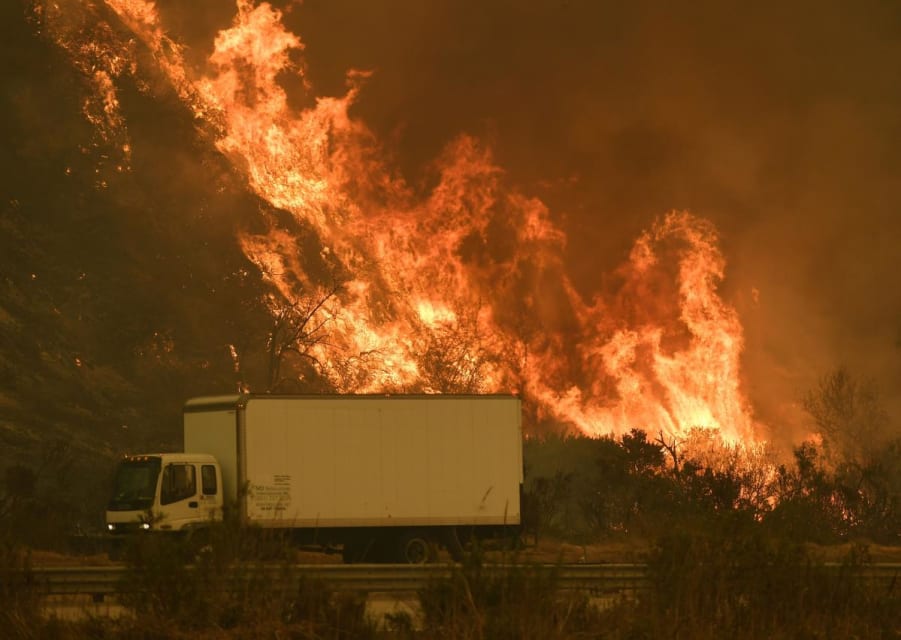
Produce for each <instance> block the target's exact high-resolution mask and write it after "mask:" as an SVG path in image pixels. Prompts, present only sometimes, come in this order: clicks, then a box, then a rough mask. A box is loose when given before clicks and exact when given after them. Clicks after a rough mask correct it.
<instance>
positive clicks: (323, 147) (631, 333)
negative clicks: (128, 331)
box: [37, 0, 755, 443]
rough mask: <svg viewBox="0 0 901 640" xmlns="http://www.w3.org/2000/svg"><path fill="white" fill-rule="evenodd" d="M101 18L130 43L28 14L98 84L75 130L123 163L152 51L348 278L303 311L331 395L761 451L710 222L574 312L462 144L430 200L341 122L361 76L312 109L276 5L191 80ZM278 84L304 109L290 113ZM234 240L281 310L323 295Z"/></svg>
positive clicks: (132, 28) (654, 236) (550, 253)
mask: <svg viewBox="0 0 901 640" xmlns="http://www.w3.org/2000/svg"><path fill="white" fill-rule="evenodd" d="M100 6H101V7H104V6H105V7H106V9H104V11H106V10H112V11H113V12H114V13H115V14H116V16H118V19H119V20H120V21H121V23H122V25H124V27H125V28H126V29H127V30H128V31H129V32H130V37H129V38H125V37H123V36H121V35H116V30H115V29H114V28H110V27H105V28H104V29H99V28H92V29H87V28H85V27H84V26H82V27H73V26H72V25H73V24H76V25H77V24H82V25H83V24H86V23H88V22H90V19H85V18H82V19H81V21H80V23H79V21H77V20H75V21H73V20H72V19H71V17H72V16H71V15H69V16H68V19H66V20H64V19H63V18H64V17H67V16H66V15H64V14H76V13H78V12H79V11H81V12H87V11H89V9H86V8H85V5H84V4H81V3H68V4H67V3H63V5H62V8H61V5H60V4H59V3H48V4H47V5H46V6H44V5H43V4H41V3H38V4H37V7H38V10H39V13H41V16H42V19H43V20H44V23H45V24H46V25H48V28H49V30H50V31H51V32H52V34H53V37H54V38H55V40H56V41H57V43H58V44H59V45H60V46H62V47H63V48H65V49H66V50H67V51H68V52H69V53H70V55H71V56H72V58H73V60H74V61H75V63H76V64H77V65H79V67H80V68H83V69H90V70H91V73H90V74H89V77H90V78H91V81H92V82H93V83H94V84H95V95H96V96H97V98H96V101H95V102H93V103H91V104H88V105H86V107H85V113H86V115H87V117H88V118H90V119H91V120H92V122H94V123H95V125H96V126H97V128H98V130H99V131H100V134H101V135H102V136H104V138H106V139H108V140H109V139H114V140H117V141H118V142H119V144H120V146H121V148H122V149H124V150H125V151H124V152H123V153H125V154H127V149H128V141H127V129H126V127H125V124H126V123H125V122H124V121H123V120H122V117H121V114H119V112H118V109H117V100H116V95H115V81H116V79H117V78H118V77H119V76H121V75H123V74H131V75H132V76H135V77H138V76H139V75H140V74H141V71H140V70H139V69H138V66H139V60H140V56H139V54H138V49H141V51H144V52H145V55H146V52H149V56H150V58H151V59H152V60H153V67H154V68H153V69H152V70H151V71H146V72H145V73H151V72H152V73H153V74H162V75H163V76H164V77H165V78H166V79H167V81H168V83H169V84H170V86H171V87H172V88H174V90H175V94H176V95H177V96H178V97H179V99H181V100H182V101H184V103H185V104H186V105H187V106H188V107H189V108H190V109H191V110H192V111H193V113H194V114H195V116H196V119H197V123H198V130H199V131H200V132H201V134H202V135H206V136H209V137H210V139H211V140H212V142H213V143H214V144H215V145H216V147H217V148H218V149H219V150H220V151H221V153H222V154H223V155H224V156H225V157H227V158H228V159H229V160H230V161H231V162H232V163H233V165H234V166H235V167H236V168H237V169H238V170H239V171H240V172H241V173H242V174H243V175H244V176H246V181H247V184H248V185H249V186H250V188H251V189H253V190H254V191H255V192H256V193H257V194H259V195H260V196H261V197H262V198H264V199H266V200H267V201H269V202H270V203H272V205H274V206H275V207H277V208H279V209H282V210H284V211H287V212H289V213H290V214H291V215H293V216H295V218H296V219H297V220H298V221H299V222H300V223H302V224H303V225H304V227H305V228H310V229H313V230H314V231H315V233H316V234H317V235H318V237H319V240H320V242H321V244H322V246H323V247H324V248H325V249H324V250H323V254H324V259H325V260H326V262H328V263H329V264H333V265H336V267H340V271H341V273H343V274H350V275H349V276H348V277H347V278H345V279H346V282H345V283H344V286H343V288H342V289H341V294H340V295H339V296H338V298H337V299H336V301H335V302H336V304H335V305H330V306H327V307H326V306H323V307H322V308H320V309H319V310H317V312H316V313H317V314H320V315H322V316H323V319H327V320H329V322H330V325H329V326H330V338H329V340H328V342H327V346H326V344H324V343H323V344H319V345H317V346H316V347H315V349H316V350H317V352H316V356H317V358H318V360H319V361H320V362H322V363H323V371H322V373H323V374H324V375H326V376H329V377H330V379H331V381H332V383H333V384H334V385H335V386H336V387H337V388H338V389H339V390H342V391H380V390H390V391H396V390H401V391H402V390H410V389H419V390H426V391H469V392H491V391H516V392H519V393H521V394H523V396H524V397H525V398H526V399H528V400H530V401H532V402H534V403H535V406H536V408H537V412H538V415H539V418H543V419H549V420H555V421H559V422H562V423H565V424H568V425H572V426H574V427H576V428H578V429H579V430H581V431H583V432H585V433H589V434H606V433H611V432H612V433H623V432H626V431H628V430H629V429H632V428H643V429H645V430H647V431H650V432H652V433H662V434H665V435H668V436H680V435H684V434H686V433H687V432H688V431H689V430H690V429H693V428H695V427H702V428H708V429H711V430H716V431H718V432H719V433H720V434H721V435H722V436H723V437H724V438H725V439H726V440H728V441H730V442H742V443H752V442H754V441H755V434H754V424H753V421H752V418H751V414H750V411H749V408H748V406H747V403H746V401H745V399H744V397H743V395H742V391H741V385H740V354H741V351H742V327H741V324H740V322H739V319H738V317H737V314H736V312H735V311H734V309H732V308H731V307H730V306H729V305H727V304H726V303H724V301H723V300H722V299H721V298H720V296H719V295H718V292H717V287H718V285H719V283H720V281H721V279H722V277H723V270H724V259H723V256H722V254H721V253H720V251H719V248H718V239H717V234H716V230H715V229H714V228H713V227H712V225H711V224H710V223H708V222H706V221H705V220H703V219H700V218H698V217H696V216H694V215H692V214H690V213H688V212H672V213H670V214H668V215H666V216H663V217H662V218H661V219H659V220H658V221H656V222H655V223H654V224H653V226H652V228H651V229H649V230H648V231H647V232H645V233H644V234H643V235H642V236H641V237H639V238H638V239H637V240H636V242H635V245H634V247H633V249H632V252H631V254H630V256H629V258H628V260H627V261H626V262H625V263H624V264H623V265H622V266H621V267H620V269H619V270H618V272H617V273H616V274H614V275H615V277H614V279H613V280H614V281H615V282H616V286H615V287H614V288H613V290H610V291H606V292H605V294H604V295H603V296H601V295H599V296H598V297H596V298H595V299H592V300H586V299H585V298H584V297H583V296H582V295H580V293H579V292H578V291H577V290H576V288H575V287H574V286H573V284H572V282H571V281H570V279H569V277H568V275H567V273H566V271H565V266H564V260H563V258H564V252H565V244H566V236H565V234H564V233H563V231H562V230H561V229H560V228H559V227H558V226H556V224H555V223H554V220H553V216H552V215H551V213H550V212H549V211H548V209H547V207H546V206H545V205H544V204H543V203H542V202H541V201H539V200H537V199H535V198H529V197H526V196H525V195H523V194H522V193H521V192H519V191H518V190H516V189H515V188H512V187H510V186H509V184H508V183H507V181H506V180H505V176H504V172H503V170H502V169H501V168H500V167H499V166H498V165H497V164H496V163H495V162H494V160H493V158H492V154H491V151H490V149H488V148H486V146H485V145H484V144H483V143H481V142H480V141H479V140H477V139H475V138H472V137H469V136H460V137H459V138H458V139H457V140H455V141H454V142H453V143H452V144H450V145H449V146H448V148H447V149H446V150H445V151H444V153H443V154H442V156H441V157H440V158H438V159H437V160H436V161H435V164H434V171H435V178H436V181H435V182H436V186H434V188H432V189H431V190H430V191H429V192H428V193H426V194H418V193H416V191H415V190H414V189H413V188H411V187H410V186H409V185H407V184H405V182H404V181H403V180H402V179H401V178H399V177H397V175H396V174H395V172H393V171H392V168H391V167H390V166H389V165H388V163H387V162H386V161H385V160H383V158H385V157H387V156H386V154H384V153H383V152H382V149H381V147H380V144H379V141H378V139H377V138H376V136H375V135H374V134H373V133H372V132H371V131H370V130H369V129H368V128H367V127H366V126H365V124H364V123H363V122H361V121H360V120H359V119H355V118H353V117H351V116H350V115H349V113H348V109H349V107H350V105H351V104H352V103H353V101H354V100H355V99H357V96H358V94H359V92H360V90H361V87H362V86H364V84H365V78H366V74H365V73H360V72H350V73H349V74H348V87H349V88H348V90H347V92H346V94H345V95H343V96H340V97H318V98H317V97H315V96H314V95H313V93H312V89H311V87H310V86H309V83H308V82H307V81H306V79H305V75H304V68H303V66H302V64H298V63H297V62H296V60H297V59H298V58H299V55H300V54H301V52H302V50H303V43H302V42H301V39H300V38H299V37H298V36H297V35H295V34H293V33H291V32H289V31H288V30H287V29H286V28H285V27H284V25H283V23H282V16H281V14H280V12H279V11H278V10H276V9H274V8H273V7H272V6H270V5H269V4H267V3H261V4H258V5H254V4H253V3H252V2H251V1H250V0H238V2H237V13H236V16H235V19H234V23H233V25H232V26H231V27H230V28H228V29H226V30H223V31H221V32H220V33H219V34H218V35H217V36H216V38H215V42H214V43H213V44H214V46H213V52H212V54H211V55H210V57H209V61H208V66H207V67H206V68H205V69H202V70H198V69H191V68H189V67H188V65H187V64H186V62H185V57H184V56H183V55H182V53H183V49H182V47H181V46H180V45H178V44H177V43H175V42H173V41H172V40H171V39H170V38H169V37H168V36H167V35H166V33H165V30H164V29H163V27H162V25H161V24H160V20H159V17H158V14H157V11H156V8H155V6H154V4H153V3H152V2H150V1H149V0H105V4H101V5H100ZM96 18H97V16H96V15H94V19H95V20H96ZM62 25H66V26H65V27H63V26H62ZM136 41H137V42H139V43H140V45H136V44H135V42H136ZM292 60H294V61H295V62H292ZM285 82H291V83H292V90H293V89H294V88H297V89H299V90H302V91H304V92H305V93H306V94H307V95H306V98H307V102H308V104H310V105H312V106H310V107H309V108H306V109H296V108H294V107H292V104H297V101H295V100H291V101H289V99H288V96H287V95H286V92H285V89H284V86H283V84H282V83H285ZM116 136H118V138H116ZM239 240H240V243H241V246H242V247H243V249H244V251H245V253H246V255H247V257H248V258H249V259H250V260H251V261H252V262H253V263H254V264H256V265H257V266H258V267H259V268H260V270H261V272H262V273H263V274H264V276H265V277H266V278H267V279H268V280H269V282H270V283H271V285H272V286H273V288H274V289H275V290H276V291H277V292H278V293H279V295H280V296H281V297H282V298H283V299H286V300H297V299H299V298H300V297H302V296H303V295H305V292H307V291H309V290H310V287H311V286H312V285H313V282H314V281H315V280H321V279H322V274H318V275H317V274H311V273H306V271H305V269H304V267H303V260H301V256H302V253H301V249H300V247H299V240H298V238H296V237H294V236H293V235H292V234H291V233H288V232H286V231H284V230H282V229H280V228H279V227H278V226H277V225H275V224H273V225H272V226H271V228H270V229H269V230H268V231H266V232H263V233H260V232H257V233H245V234H244V235H242V237H241V238H239ZM232 351H233V355H235V354H234V348H233V347H232ZM235 357H237V355H235Z"/></svg>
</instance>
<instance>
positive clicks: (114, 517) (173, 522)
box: [106, 453, 223, 533]
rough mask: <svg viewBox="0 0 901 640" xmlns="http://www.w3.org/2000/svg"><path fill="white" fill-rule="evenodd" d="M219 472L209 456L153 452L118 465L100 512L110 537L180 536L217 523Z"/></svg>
mask: <svg viewBox="0 0 901 640" xmlns="http://www.w3.org/2000/svg"><path fill="white" fill-rule="evenodd" d="M222 494H223V492H222V471H221V469H220V467H219V463H218V462H217V461H216V459H215V458H214V457H213V456H211V455H206V454H190V453H158V454H147V455H138V456H126V457H125V458H123V459H122V461H121V462H120V463H119V466H118V468H117V470H116V475H115V479H114V481H113V490H112V497H111V498H110V501H109V504H108V505H107V508H106V526H107V529H108V531H109V532H110V533H128V532H132V531H140V530H144V531H186V530H189V529H192V528H196V527H202V526H206V525H208V524H209V523H210V522H211V521H214V520H221V519H222V504H223V497H222Z"/></svg>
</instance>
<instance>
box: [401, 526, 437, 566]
mask: <svg viewBox="0 0 901 640" xmlns="http://www.w3.org/2000/svg"><path fill="white" fill-rule="evenodd" d="M396 555H397V561H398V562H402V563H404V564H425V563H427V562H434V561H435V560H436V559H437V557H438V554H437V550H436V549H435V543H434V542H432V540H431V539H430V538H429V536H428V535H427V534H426V533H424V532H422V531H405V532H404V533H402V534H401V535H400V538H399V539H398V545H397V554H396Z"/></svg>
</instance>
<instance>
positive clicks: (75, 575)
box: [0, 563, 901, 597]
mask: <svg viewBox="0 0 901 640" xmlns="http://www.w3.org/2000/svg"><path fill="white" fill-rule="evenodd" d="M811 570H825V571H826V572H827V574H829V575H836V576H844V577H847V578H849V579H852V580H855V581H858V582H861V583H869V584H879V585H882V586H885V587H886V588H895V587H896V584H897V583H898V582H899V581H901V563H877V564H868V565H862V566H854V567H849V566H847V565H841V564H837V563H836V564H824V565H819V566H816V565H814V566H811ZM231 571H232V572H233V573H232V576H231V577H232V579H234V580H236V581H240V580H251V579H261V578H264V579H266V581H267V584H276V583H278V584H280V585H281V586H283V587H285V588H290V587H292V586H293V585H296V584H298V583H299V581H300V580H302V579H307V580H318V581H322V582H323V583H324V584H326V585H328V586H329V587H330V588H333V589H335V590H342V591H370V592H390V591H417V590H419V589H422V588H424V587H426V586H427V585H428V584H430V582H432V581H436V580H446V579H449V578H451V577H452V576H453V575H455V572H456V573H457V574H459V569H455V568H454V567H452V566H447V565H384V564H379V565H371V564H353V565H287V566H276V565H240V566H236V567H234V568H233V569H232V570H231ZM480 571H481V573H482V574H483V575H498V574H500V573H503V572H505V571H522V572H524V573H526V574H527V575H534V574H539V575H544V576H547V577H552V578H553V580H554V581H555V584H556V585H557V587H558V588H561V589H582V590H586V591H590V592H595V593H610V592H627V591H633V592H634V591H640V590H644V589H647V588H648V587H649V586H650V580H649V576H648V568H647V566H646V565H644V564H569V565H486V566H484V567H482V568H481V569H480ZM8 581H9V582H10V583H11V584H13V585H21V586H22V587H25V588H33V589H35V590H36V591H38V592H39V593H41V594H44V595H67V594H68V595H75V594H92V595H94V596H95V597H102V596H105V595H115V594H118V593H122V592H124V591H134V590H136V589H138V588H140V583H141V580H140V576H136V575H135V573H134V570H133V569H129V568H128V567H125V566H121V565H119V566H105V567H35V568H32V569H29V570H28V571H4V572H0V582H8ZM223 587H224V588H227V580H226V584H225V585H223ZM898 588H901V587H898Z"/></svg>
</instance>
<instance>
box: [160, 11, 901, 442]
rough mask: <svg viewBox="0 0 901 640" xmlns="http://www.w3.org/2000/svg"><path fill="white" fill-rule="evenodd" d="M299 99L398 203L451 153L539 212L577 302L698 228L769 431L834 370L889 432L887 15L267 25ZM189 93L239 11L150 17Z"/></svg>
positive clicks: (343, 17)
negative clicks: (843, 373) (555, 232)
mask: <svg viewBox="0 0 901 640" xmlns="http://www.w3.org/2000/svg"><path fill="white" fill-rule="evenodd" d="M273 4H274V5H275V6H277V7H279V8H281V9H282V11H283V12H284V22H285V24H286V26H287V28H288V29H289V30H290V31H292V32H293V33H295V34H297V35H298V36H299V37H300V39H301V40H302V41H303V43H304V45H305V49H304V50H303V52H302V54H301V52H300V51H297V50H295V51H292V52H291V55H292V56H294V59H295V61H296V62H297V63H298V64H303V65H304V66H305V72H304V76H305V78H306V80H307V81H308V83H309V84H310V85H311V87H312V91H301V90H299V87H295V86H292V84H291V83H292V82H296V81H297V80H296V77H293V76H292V77H286V78H285V87H284V88H285V90H286V91H287V92H288V95H289V98H290V99H293V100H295V101H296V102H297V104H296V105H295V106H296V107H297V108H298V109H299V108H301V107H304V106H310V105H309V104H304V103H302V100H305V99H306V100H309V97H308V96H311V95H316V96H329V95H331V96H343V95H344V94H345V93H346V91H347V85H346V77H347V73H348V71H350V70H362V71H368V72H371V75H370V76H369V77H368V79H367V80H365V81H364V83H363V84H362V88H361V89H360V92H359V95H358V97H357V98H356V99H355V101H354V103H353V105H352V106H351V111H350V113H351V115H352V116H354V117H358V118H360V119H362V120H363V121H364V122H365V123H366V124H367V125H368V126H369V127H370V128H371V129H372V130H373V131H374V132H375V133H376V134H377V135H378V136H379V138H380V140H381V142H382V148H383V149H384V150H385V151H386V153H388V154H389V155H391V156H392V157H391V158H390V162H391V165H392V166H395V167H397V168H398V169H399V171H400V172H401V173H402V174H403V176H404V178H405V179H406V181H407V183H408V184H409V185H411V186H412V187H413V189H414V190H415V189H419V190H421V191H422V192H423V193H426V192H428V190H429V189H431V188H432V187H434V184H433V183H432V182H430V181H433V180H434V179H435V177H434V176H435V173H434V171H432V170H431V168H432V166H433V164H434V162H435V161H436V159H437V158H438V157H439V156H440V155H441V153H442V150H443V149H445V148H446V146H447V145H448V144H449V143H451V142H452V141H453V140H454V139H456V138H457V137H458V136H459V135H460V134H461V133H469V134H473V135H475V136H476V137H478V138H479V139H482V140H487V141H488V143H489V144H490V145H491V147H492V149H493V153H494V161H495V162H496V163H497V165H498V166H499V167H500V168H501V169H502V170H503V171H504V172H505V177H506V180H508V181H509V182H510V183H511V184H514V185H516V188H517V189H518V190H520V191H522V192H523V193H525V194H527V195H530V196H536V197H538V198H540V199H541V200H542V201H543V202H544V203H546V204H547V205H548V208H549V210H550V216H551V218H552V220H553V222H554V223H555V224H556V225H558V226H559V227H560V228H562V229H563V230H564V231H565V232H566V235H567V241H566V243H567V244H566V250H565V252H564V257H563V259H564V261H565V267H566V271H567V273H568V274H570V276H571V278H572V281H573V283H574V284H575V286H576V287H577V288H578V289H579V290H580V292H581V293H582V294H583V295H584V296H585V297H586V298H590V297H591V296H594V295H596V294H600V293H603V292H604V291H605V289H606V288H608V287H610V286H611V284H610V279H611V274H612V273H614V270H615V268H616V267H617V265H620V264H622V263H623V261H624V260H625V259H626V257H627V256H628V254H629V251H630V249H631V248H632V245H633V243H634V242H635V239H636V238H637V237H638V236H640V234H641V233H642V231H643V230H645V229H647V228H648V227H649V226H650V225H651V224H652V222H653V221H654V220H655V219H656V218H658V216H661V215H662V214H665V213H666V212H668V211H670V210H673V209H675V210H690V211H691V212H693V213H694V214H696V215H698V216H700V217H702V218H705V219H708V220H710V221H712V222H713V223H714V224H715V226H716V227H717V229H718V230H719V233H720V241H721V250H722V252H723V255H724V257H725V259H726V279H725V281H724V282H723V284H722V287H721V294H722V297H723V299H724V300H725V301H726V302H727V303H728V304H730V305H732V306H734V307H735V308H736V310H737V311H738V314H739V316H740V318H741V321H742V324H743V325H744V329H745V339H746V345H745V351H744V355H743V369H742V370H743V372H744V383H745V389H746V391H747V394H748V396H749V398H750V400H751V402H752V404H753V406H754V410H755V412H756V414H757V417H758V418H759V419H760V420H761V421H762V422H764V423H765V424H770V425H782V424H792V425H797V424H798V413H797V411H798V410H797V403H796V401H797V399H798V398H799V397H800V395H801V394H802V393H803V391H804V390H805V389H807V388H809V387H810V386H811V385H812V384H813V383H814V381H815V380H816V379H817V377H819V376H820V375H822V374H824V373H826V372H827V371H828V370H829V369H831V368H833V367H835V366H837V365H840V364H846V365H848V366H849V367H850V368H851V370H852V371H854V372H856V373H859V374H861V375H864V376H871V377H873V378H874V379H875V380H876V382H877V383H878V384H879V385H880V387H881V389H882V391H883V393H884V395H885V396H886V397H887V398H888V400H889V404H890V408H892V409H894V410H895V414H896V416H897V415H898V413H899V411H898V410H899V409H901V393H899V391H898V390H899V389H901V285H899V281H898V276H897V268H898V263H899V257H901V251H899V248H901V108H899V107H901V5H899V4H897V3H893V2H878V1H876V0H870V1H865V2H856V3H846V2H836V3H832V4H826V3H823V2H813V1H796V2H791V3H775V2H773V3H769V2H766V3H738V2H734V3H733V2H715V1H712V0H711V1H702V2H693V3H684V4H678V5H677V4H674V3H661V2H643V1H640V2H631V3H620V2H601V1H589V0H555V1H551V0H536V1H530V2H511V1H508V0H507V1H505V0H489V1H475V0H464V1H456V2H450V1H446V0H441V1H435V2H421V1H419V0H389V1H386V2H379V3H373V2H361V1H359V0H356V1H353V2H351V1H349V0H306V1H305V2H303V3H299V2H274V3H273ZM157 7H158V9H159V11H160V18H161V23H162V25H163V26H164V28H165V29H166V30H167V32H168V34H169V35H170V36H171V37H172V38H173V40H175V41H176V42H180V43H184V44H186V45H188V46H187V48H186V49H185V56H186V58H187V60H188V62H189V63H190V64H192V65H194V67H195V68H196V69H203V68H204V66H205V64H206V62H205V61H206V59H207V58H208V56H209V54H210V53H211V52H212V50H213V43H214V38H215V35H216V33H217V32H219V31H220V30H222V29H226V28H228V27H229V26H230V25H231V24H232V21H233V18H234V15H235V12H236V11H235V6H234V5H233V4H231V3H228V2H222V1H221V0H203V1H199V0H193V1H192V2H190V3H185V2H182V1H180V0H165V1H163V0H160V1H159V2H158V3H157Z"/></svg>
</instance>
